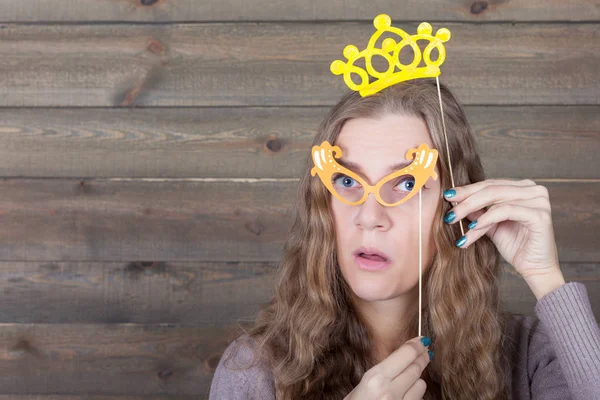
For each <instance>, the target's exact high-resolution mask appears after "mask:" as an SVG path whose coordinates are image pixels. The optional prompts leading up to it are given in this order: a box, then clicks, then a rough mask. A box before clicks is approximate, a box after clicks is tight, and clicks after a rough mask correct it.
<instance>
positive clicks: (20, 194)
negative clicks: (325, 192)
mask: <svg viewBox="0 0 600 400" xmlns="http://www.w3.org/2000/svg"><path fill="white" fill-rule="evenodd" d="M538 183H540V184H541V182H538ZM544 186H546V187H547V188H548V191H549V195H550V201H551V204H552V217H553V223H554V231H555V237H556V241H557V246H558V254H559V258H560V261H561V262H589V260H596V259H597V258H599V257H600V248H598V243H597V240H596V235H595V232H597V231H598V230H599V229H600V225H599V224H600V222H599V218H598V215H599V210H598V198H600V184H598V183H597V182H596V183H593V182H577V181H564V182H545V183H544ZM296 191H297V182H296V181H293V182H286V181H284V182H281V181H269V180H267V181H262V180H241V181H225V182H204V181H194V180H192V181H188V180H184V181H179V180H169V179H166V180H163V179H157V180H154V179H151V180H139V179H120V178H114V179H93V180H84V179H82V180H71V179H6V178H5V179H4V180H3V181H1V182H0V193H2V194H3V195H2V198H0V210H2V213H1V214H0V226H2V228H3V229H2V230H0V260H3V261H8V260H22V261H98V260H102V261H124V260H125V261H126V260H165V261H166V260H168V261H182V260H197V261H277V260H279V257H280V252H281V250H282V245H283V241H284V240H285V238H286V236H287V233H288V229H289V228H290V227H291V222H292V215H293V214H292V213H293V206H294V203H295V199H297V192H296Z"/></svg>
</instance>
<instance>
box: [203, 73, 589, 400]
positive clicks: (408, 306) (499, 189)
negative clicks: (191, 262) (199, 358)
mask: <svg viewBox="0 0 600 400" xmlns="http://www.w3.org/2000/svg"><path fill="white" fill-rule="evenodd" d="M441 96H442V99H443V103H444V118H445V124H446V129H447V136H448V146H449V147H448V148H449V151H450V153H451V154H452V160H451V161H452V173H453V174H454V176H453V177H454V181H455V182H456V184H457V187H455V188H453V189H454V190H448V191H446V192H445V193H444V194H443V195H444V196H445V195H450V196H451V197H444V196H443V195H442V188H449V187H451V186H452V185H451V183H450V182H451V175H450V171H449V170H448V165H449V163H448V160H447V157H446V151H445V149H446V147H445V146H446V143H445V138H444V135H443V130H442V122H441V116H440V111H439V110H440V109H439V104H438V93H437V86H436V82H435V80H432V79H417V80H412V81H406V82H402V83H399V84H396V85H392V86H390V87H388V88H386V89H384V90H382V91H380V92H379V93H376V94H375V95H372V96H368V97H361V96H360V95H359V94H358V93H357V92H355V91H349V92H347V93H346V94H345V95H344V96H343V97H342V99H341V100H340V101H339V102H338V104H336V105H335V106H334V107H333V108H332V109H331V110H330V112H329V114H328V115H327V116H326V118H325V120H324V121H323V122H322V124H321V125H320V127H319V130H318V133H317V135H316V137H315V138H314V141H313V145H318V144H321V143H322V142H323V141H325V140H326V141H328V142H329V143H331V144H332V145H338V146H339V147H340V148H341V150H342V152H343V157H342V160H346V161H347V162H351V163H353V164H352V165H353V167H352V168H351V169H352V170H353V171H356V172H357V173H359V175H361V176H362V177H363V179H365V180H366V181H367V182H370V184H375V182H377V181H378V180H379V179H381V178H382V177H384V176H385V175H387V174H388V173H389V172H390V171H388V167H389V166H390V165H393V164H396V163H397V162H398V161H404V155H405V154H406V153H407V150H409V149H411V148H414V147H416V146H418V145H419V144H421V143H426V144H428V146H429V147H430V148H431V149H438V150H439V151H438V153H439V160H438V163H437V165H436V169H435V170H436V173H437V177H438V179H437V180H435V179H431V178H430V179H429V180H428V181H427V182H426V183H425V186H424V187H423V188H422V189H421V190H422V224H423V225H422V226H423V238H422V240H423V271H422V272H423V276H422V279H423V282H422V283H423V286H422V290H423V309H422V318H423V322H422V326H423V331H424V332H425V333H426V334H427V335H428V336H429V337H430V338H431V339H432V343H431V345H430V346H422V349H421V350H419V348H418V347H417V346H418V341H419V339H421V337H417V338H414V336H415V334H416V332H417V328H418V319H417V318H418V315H419V309H418V302H417V298H418V294H419V291H418V283H419V270H418V249H419V245H418V243H419V241H418V240H419V238H418V223H419V221H418V218H419V213H418V210H419V209H418V207H419V203H418V201H419V199H418V198H417V197H418V196H413V197H412V198H411V199H409V200H408V201H406V202H405V203H402V204H401V205H399V206H396V207H384V206H382V205H381V204H379V203H378V202H377V200H376V199H375V196H368V198H367V200H366V201H365V202H364V203H362V204H360V205H348V204H345V203H343V202H341V201H339V200H338V199H337V198H335V197H334V196H332V195H331V193H330V192H329V191H328V190H327V188H326V187H325V186H324V185H323V183H322V182H321V181H319V179H317V178H316V177H313V176H311V175H310V172H309V171H310V169H311V167H312V160H311V159H310V157H309V158H307V165H306V168H305V169H304V173H303V176H302V179H301V182H300V186H299V200H298V203H297V207H296V213H295V219H294V223H293V225H292V227H291V231H290V233H289V237H288V239H287V241H286V243H285V246H284V253H283V257H282V261H281V265H280V268H279V270H278V279H277V285H276V288H275V294H274V296H273V298H272V299H271V300H270V301H269V302H268V303H267V304H265V305H264V307H263V309H262V310H261V311H260V313H259V315H258V317H257V320H256V323H255V325H254V326H253V327H252V329H250V330H248V331H246V330H244V332H245V333H244V334H243V335H242V337H240V338H238V339H237V340H236V341H234V343H232V344H231V345H230V346H229V347H228V348H227V350H226V351H225V353H224V356H223V357H222V359H221V361H220V362H219V365H218V367H217V370H216V372H215V376H214V378H213V381H212V385H211V391H210V399H250V398H252V399H275V398H277V399H299V398H302V399H344V398H347V399H367V400H368V399H380V398H386V397H384V395H385V394H387V395H389V397H387V398H389V399H421V398H424V399H442V389H443V395H444V396H443V397H444V398H446V399H508V398H513V399H570V398H573V399H591V398H600V383H598V377H599V376H600V329H599V328H598V325H597V323H596V321H595V318H594V315H593V313H592V310H591V306H590V303H589V299H588V297H587V292H586V288H585V286H584V285H583V284H581V283H579V282H569V283H565V280H564V277H563V275H562V273H561V271H560V267H559V262H558V254H557V252H556V244H555V242H554V234H553V228H552V221H551V214H550V203H549V199H548V192H547V190H546V188H544V187H543V186H540V185H536V184H535V182H533V181H531V180H519V181H511V180H496V179H491V180H486V179H485V175H484V171H483V167H482V165H481V161H480V158H479V156H478V154H477V149H476V145H475V139H474V136H473V133H472V131H471V129H470V127H469V124H468V121H467V118H466V116H465V112H464V110H463V108H462V106H461V105H460V104H459V103H458V101H457V100H456V98H455V96H454V95H453V94H452V93H451V92H450V90H449V89H448V88H447V87H446V86H444V85H441ZM335 180H336V182H335V183H334V184H335V185H344V187H347V188H352V187H355V186H356V185H357V183H356V182H355V181H354V180H353V179H351V178H349V177H347V176H346V177H344V176H341V177H339V176H338V177H335ZM412 184H414V183H411V182H409V181H404V182H401V184H400V186H399V190H405V191H410V190H411V186H412ZM465 218H466V219H465ZM462 219H465V221H464V222H467V221H469V222H472V224H470V226H469V228H472V229H470V230H469V231H468V232H466V234H465V237H464V238H461V239H460V240H459V241H458V242H456V238H458V237H461V229H460V226H459V224H458V221H460V220H462ZM475 221H477V223H475ZM473 225H475V227H474V228H473ZM465 239H466V240H465ZM455 242H456V243H455ZM374 252H379V253H383V254H382V255H383V257H385V258H386V259H387V260H388V261H389V267H388V268H386V269H385V270H380V271H366V270H365V269H362V268H359V266H360V265H362V264H365V263H368V261H364V259H365V258H373V257H374V256H369V255H365V254H362V253H374ZM500 255H502V257H504V259H505V260H507V261H508V262H510V263H511V265H512V266H513V267H514V268H515V270H516V271H517V272H518V273H519V274H520V275H521V276H522V277H523V278H524V279H525V281H526V282H527V284H528V286H529V287H530V288H531V290H532V292H533V294H534V295H535V296H536V298H537V299H538V302H537V304H536V308H535V312H536V314H537V316H538V317H539V319H538V318H535V317H526V316H521V315H511V314H509V313H506V312H503V311H502V309H501V307H500V304H499V303H500V302H499V274H500V268H499V260H500ZM540 322H541V323H540ZM423 344H425V345H427V344H428V343H423ZM396 349H398V351H395V350H396ZM411 349H412V350H411ZM415 349H416V351H415ZM428 349H429V350H433V351H434V353H435V356H434V357H433V360H431V361H430V360H429V357H427V350H428ZM384 367H385V368H384ZM384 371H385V373H383V372H384ZM411 371H412V372H411ZM415 371H417V372H418V373H416V374H415V373H414V372H415ZM376 372H378V373H379V374H377V373H376ZM369 381H370V383H369ZM596 396H597V397H596Z"/></svg>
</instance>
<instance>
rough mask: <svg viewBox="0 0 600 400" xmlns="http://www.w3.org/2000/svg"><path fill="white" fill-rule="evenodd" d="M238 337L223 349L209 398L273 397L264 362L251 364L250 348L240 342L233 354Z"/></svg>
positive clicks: (252, 399)
mask: <svg viewBox="0 0 600 400" xmlns="http://www.w3.org/2000/svg"><path fill="white" fill-rule="evenodd" d="M239 340H240V339H239V338H238V339H236V340H234V341H233V342H232V343H231V344H230V345H229V346H228V347H227V349H225V351H224V352H223V355H222V356H221V359H220V360H219V364H218V365H217V368H216V370H215V373H214V375H213V379H212V382H211V385H210V391H209V396H208V399H209V400H275V394H274V388H273V383H272V380H271V377H272V374H271V373H270V371H268V370H267V369H266V368H265V367H264V364H261V363H259V364H256V365H253V366H252V367H251V368H248V367H249V366H250V364H251V363H252V358H253V356H254V352H253V350H252V347H251V346H250V345H248V344H247V343H243V344H242V345H241V346H240V347H238V350H237V352H236V353H235V354H234V355H233V356H232V351H233V349H234V346H235V345H236V343H238V341H239Z"/></svg>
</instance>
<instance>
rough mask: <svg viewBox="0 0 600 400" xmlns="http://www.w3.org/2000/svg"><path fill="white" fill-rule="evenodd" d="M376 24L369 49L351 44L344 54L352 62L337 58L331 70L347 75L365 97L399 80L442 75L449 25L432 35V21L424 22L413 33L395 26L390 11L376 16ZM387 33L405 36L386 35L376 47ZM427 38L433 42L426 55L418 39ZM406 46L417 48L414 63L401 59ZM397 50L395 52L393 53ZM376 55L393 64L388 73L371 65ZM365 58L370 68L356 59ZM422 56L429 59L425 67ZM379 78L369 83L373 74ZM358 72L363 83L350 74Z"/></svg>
mask: <svg viewBox="0 0 600 400" xmlns="http://www.w3.org/2000/svg"><path fill="white" fill-rule="evenodd" d="M373 25H374V26H375V28H377V31H376V32H375V33H374V34H373V36H371V39H370V40H369V45H368V46H367V48H366V49H364V50H363V51H361V52H359V51H358V48H357V47H356V46H354V45H351V44H349V45H348V46H346V47H345V48H344V57H346V58H347V59H348V62H344V61H341V60H335V61H334V62H332V63H331V72H333V73H334V74H335V75H341V74H344V82H346V85H348V87H349V88H350V89H352V90H358V91H359V92H360V95H361V96H362V97H365V96H369V95H371V94H374V93H377V92H379V91H380V90H382V89H385V88H386V87H388V86H391V85H393V84H395V83H398V82H402V81H406V80H409V79H416V78H435V77H436V76H438V75H439V74H440V65H442V63H443V62H444V60H445V59H446V48H445V47H444V45H443V44H442V43H443V42H447V41H448V40H450V31H449V30H448V29H446V28H441V29H438V31H437V32H436V34H435V36H431V32H432V27H431V25H430V24H429V23H428V22H422V23H421V24H420V25H419V27H418V28H417V34H416V35H409V34H407V33H406V32H404V31H403V30H402V29H399V28H395V27H392V26H391V25H392V19H391V18H390V16H389V15H387V14H380V15H378V16H376V17H375V19H373ZM384 32H392V33H395V34H397V35H398V36H400V37H401V38H402V40H401V41H400V42H398V43H396V41H395V40H394V39H392V38H386V39H385V40H383V43H382V45H381V48H378V47H375V43H377V39H379V37H380V36H381V35H382V34H383V33H384ZM420 39H424V40H429V42H430V43H429V44H428V45H427V47H426V48H425V51H424V52H423V54H421V49H420V48H419V46H418V45H417V40H420ZM404 46H411V47H412V48H413V51H414V59H413V61H412V62H411V63H410V64H402V63H401V62H400V57H399V56H400V50H402V48H403V47H404ZM435 48H437V49H438V58H437V60H435V61H431V58H430V56H431V51H432V50H433V49H435ZM390 53H393V54H390ZM374 55H378V56H381V57H383V58H385V59H386V60H387V61H388V64H389V67H388V69H387V71H385V72H378V71H376V70H375V69H374V68H373V65H372V64H371V57H372V56H374ZM361 57H364V58H365V65H366V67H367V71H365V70H364V69H362V68H361V67H357V66H355V65H353V63H354V61H356V60H358V59H359V58H361ZM421 59H424V60H425V64H426V66H425V67H417V66H418V65H419V63H420V62H421ZM395 67H398V68H399V69H400V71H399V72H396V71H394V70H395ZM367 72H368V74H370V75H371V76H373V77H374V78H377V80H376V81H374V82H373V83H369V75H368V74H367ZM352 73H355V74H358V76H359V77H360V79H361V83H360V84H359V85H357V84H356V83H354V82H353V81H352V78H351V77H350V74H352Z"/></svg>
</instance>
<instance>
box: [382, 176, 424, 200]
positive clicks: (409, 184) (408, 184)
mask: <svg viewBox="0 0 600 400" xmlns="http://www.w3.org/2000/svg"><path fill="white" fill-rule="evenodd" d="M415 184H416V180H415V177H414V176H413V175H411V174H406V175H401V176H397V177H395V178H393V179H390V180H389V181H387V182H386V183H384V184H383V186H381V189H380V190H379V195H380V196H381V199H382V200H383V201H385V202H386V203H388V204H395V203H397V202H399V201H401V200H402V199H404V198H405V197H406V196H408V195H409V194H410V193H411V192H412V191H413V190H414V187H415Z"/></svg>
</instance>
